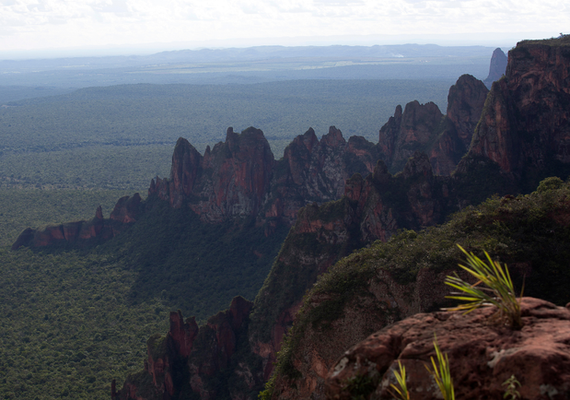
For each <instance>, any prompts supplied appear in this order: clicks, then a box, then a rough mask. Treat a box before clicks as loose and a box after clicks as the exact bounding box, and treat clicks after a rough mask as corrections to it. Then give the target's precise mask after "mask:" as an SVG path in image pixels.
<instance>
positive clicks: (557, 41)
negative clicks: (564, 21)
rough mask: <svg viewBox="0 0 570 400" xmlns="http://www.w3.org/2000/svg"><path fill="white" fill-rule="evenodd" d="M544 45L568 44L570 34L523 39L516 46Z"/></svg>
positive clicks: (569, 44)
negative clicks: (547, 37)
mask: <svg viewBox="0 0 570 400" xmlns="http://www.w3.org/2000/svg"><path fill="white" fill-rule="evenodd" d="M535 44H540V45H546V46H552V47H558V46H570V35H561V36H559V37H557V38H550V39H542V40H523V41H521V42H518V43H517V47H525V46H527V45H535Z"/></svg>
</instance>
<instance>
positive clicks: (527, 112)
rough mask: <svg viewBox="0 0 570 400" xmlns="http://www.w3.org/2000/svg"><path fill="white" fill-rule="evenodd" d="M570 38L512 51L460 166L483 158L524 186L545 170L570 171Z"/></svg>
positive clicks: (548, 173)
mask: <svg viewBox="0 0 570 400" xmlns="http://www.w3.org/2000/svg"><path fill="white" fill-rule="evenodd" d="M566 42H567V39H564V38H562V39H557V40H556V39H555V40H552V41H545V42H543V43H540V42H537V43H535V42H521V43H519V44H518V45H517V47H516V48H514V49H513V50H511V51H510V52H509V63H508V66H507V71H506V75H505V77H504V78H503V79H500V80H499V81H497V82H495V83H494V84H493V87H492V88H491V92H490V93H489V96H488V97H487V100H486V102H485V107H484V110H483V115H482V117H481V121H480V123H479V125H478V126H477V129H476V130H475V133H474V136H473V142H472V146H471V149H470V151H469V154H468V156H467V159H466V160H463V161H462V164H461V165H459V167H458V172H460V173H464V172H466V171H467V169H468V168H469V167H470V165H471V164H472V160H473V159H478V158H482V159H484V160H486V161H487V162H488V161H490V162H491V164H493V165H496V166H498V167H499V168H500V170H501V172H502V174H503V175H504V176H506V177H507V178H506V179H508V180H511V181H513V182H516V183H517V184H518V185H519V186H520V190H523V191H528V190H529V189H530V188H532V187H534V186H536V184H537V183H538V181H539V180H540V179H542V178H544V177H546V176H552V175H560V176H562V175H567V174H568V162H569V161H570V155H569V154H570V153H569V152H568V144H569V143H570V107H569V105H570V84H569V82H570V46H569V45H568V44H567V43H566ZM480 168H484V166H481V167H480Z"/></svg>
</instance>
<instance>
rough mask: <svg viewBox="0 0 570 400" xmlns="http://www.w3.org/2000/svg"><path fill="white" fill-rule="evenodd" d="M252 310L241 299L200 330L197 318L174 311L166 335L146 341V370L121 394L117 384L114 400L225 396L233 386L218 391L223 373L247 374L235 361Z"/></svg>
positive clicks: (236, 300) (248, 304)
mask: <svg viewBox="0 0 570 400" xmlns="http://www.w3.org/2000/svg"><path fill="white" fill-rule="evenodd" d="M251 306H252V303H251V302H248V301H247V300H245V299H244V298H243V297H239V296H238V297H236V298H234V300H233V301H232V303H231V305H230V308H229V310H227V311H224V312H220V313H218V314H217V315H215V316H213V317H211V318H210V319H209V320H208V322H207V323H206V324H205V325H204V326H201V327H198V325H197V324H196V321H195V319H194V318H189V319H187V320H186V321H184V320H183V318H182V313H181V312H180V311H178V312H171V313H170V330H169V332H168V334H167V336H166V337H161V336H160V335H155V336H152V337H151V338H150V339H149V340H148V342H147V347H148V359H147V361H146V362H145V369H144V371H141V372H140V373H138V374H135V375H131V376H129V377H128V378H127V380H126V382H125V383H124V385H123V387H122V389H120V390H119V391H117V390H116V385H115V384H114V383H113V388H114V390H113V392H112V399H113V400H139V399H148V398H153V399H154V398H156V399H162V400H170V399H177V398H180V397H179V396H180V394H181V393H182V392H183V393H185V394H184V396H189V395H191V394H192V393H193V394H194V395H195V396H199V397H200V398H204V399H206V398H208V399H212V398H216V396H225V395H226V394H227V392H226V391H227V390H228V387H222V388H221V387H217V386H216V385H215V384H214V383H213V382H215V381H216V380H217V379H219V375H220V374H225V375H224V376H225V377H226V378H229V377H231V376H232V375H233V374H235V371H233V369H234V368H236V367H238V369H239V373H241V374H243V373H244V366H237V365H234V364H233V363H232V358H233V357H234V355H235V352H236V349H237V345H238V342H239V341H240V340H243V339H242V337H243V336H244V333H245V331H246V329H247V324H248V315H249V312H250V310H251ZM230 390H231V388H230Z"/></svg>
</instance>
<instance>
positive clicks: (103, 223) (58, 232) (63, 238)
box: [12, 193, 140, 250]
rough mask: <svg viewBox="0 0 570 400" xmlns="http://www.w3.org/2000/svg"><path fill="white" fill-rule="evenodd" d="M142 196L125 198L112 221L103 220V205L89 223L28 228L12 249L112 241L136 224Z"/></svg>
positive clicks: (77, 245) (95, 243)
mask: <svg viewBox="0 0 570 400" xmlns="http://www.w3.org/2000/svg"><path fill="white" fill-rule="evenodd" d="M139 204H140V196H139V195H138V193H137V194H135V195H134V196H133V197H128V196H126V197H123V198H121V199H120V200H119V202H118V203H117V205H116V206H115V209H114V210H113V212H112V213H111V217H110V219H108V220H106V219H104V218H103V211H102V210H101V206H99V207H98V208H97V210H96V211H95V217H94V218H93V219H92V220H90V221H75V222H67V223H64V224H60V225H51V226H47V227H46V228H44V229H32V228H27V229H25V230H24V231H23V232H22V233H21V234H20V236H18V238H17V239H16V241H15V242H14V244H13V245H12V250H17V249H19V248H20V247H23V246H25V247H47V246H55V247H68V246H76V247H88V246H93V245H97V244H100V243H103V242H104V241H106V240H109V239H111V238H112V237H114V236H116V235H117V234H118V233H120V232H122V231H123V230H124V229H126V227H127V226H128V225H129V224H130V223H132V222H135V221H136V217H137V215H138V213H139V211H138V206H139Z"/></svg>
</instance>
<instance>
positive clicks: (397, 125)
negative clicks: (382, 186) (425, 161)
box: [378, 75, 489, 175]
mask: <svg viewBox="0 0 570 400" xmlns="http://www.w3.org/2000/svg"><path fill="white" fill-rule="evenodd" d="M488 92H489V91H488V90H487V88H486V87H485V85H484V84H483V82H481V81H480V80H478V79H476V78H474V77H473V76H471V75H462V76H461V77H460V78H459V79H458V80H457V82H456V83H455V85H453V86H452V87H451V88H450V89H449V94H448V97H447V114H446V115H445V116H444V115H443V114H442V113H441V111H440V110H439V108H438V107H437V106H436V105H435V104H433V103H427V104H420V103H418V102H417V101H414V102H411V103H408V104H406V107H405V109H404V111H403V112H402V107H401V106H398V107H396V111H395V113H394V116H393V117H390V119H389V120H388V122H387V123H386V124H385V125H384V126H383V127H382V129H380V134H379V142H378V146H379V149H380V152H381V153H380V157H381V158H382V159H383V160H384V161H385V162H386V165H387V166H388V170H389V171H390V172H392V173H395V172H398V171H400V170H401V169H402V167H403V166H404V164H405V163H406V162H407V160H408V159H409V158H410V157H411V156H412V154H414V152H415V151H422V152H425V153H427V154H429V157H430V162H431V164H432V167H433V170H434V172H435V173H436V174H437V175H450V174H451V172H453V170H455V167H456V166H457V163H458V162H459V161H460V160H461V157H463V155H464V154H465V153H466V152H467V150H468V149H469V145H470V143H471V137H472V135H473V132H474V130H475V126H476V125H477V122H478V121H479V117H480V116H481V111H482V110H483V105H484V103H485V98H486V96H487V93H488Z"/></svg>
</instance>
